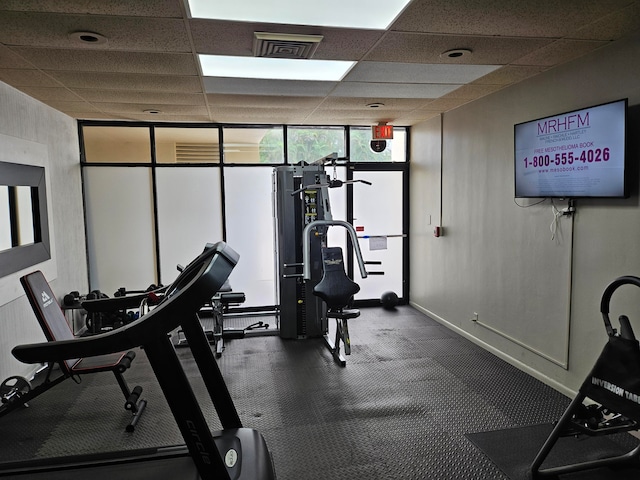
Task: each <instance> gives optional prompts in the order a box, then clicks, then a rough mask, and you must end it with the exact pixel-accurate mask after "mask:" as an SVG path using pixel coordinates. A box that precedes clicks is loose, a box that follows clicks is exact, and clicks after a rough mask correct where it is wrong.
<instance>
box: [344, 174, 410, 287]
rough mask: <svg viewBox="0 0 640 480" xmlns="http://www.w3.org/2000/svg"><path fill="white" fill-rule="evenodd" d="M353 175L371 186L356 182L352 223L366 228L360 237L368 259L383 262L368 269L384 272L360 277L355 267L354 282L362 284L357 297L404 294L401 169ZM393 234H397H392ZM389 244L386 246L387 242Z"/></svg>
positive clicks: (363, 251)
mask: <svg viewBox="0 0 640 480" xmlns="http://www.w3.org/2000/svg"><path fill="white" fill-rule="evenodd" d="M353 176H354V178H356V179H362V180H367V181H369V182H371V183H372V185H370V186H364V185H362V184H361V185H359V184H357V183H356V184H355V185H354V191H353V218H354V220H353V224H354V226H356V227H357V226H360V227H363V228H364V230H363V231H362V232H358V236H363V237H381V238H374V239H371V238H361V239H360V240H359V242H360V249H361V250H362V256H363V257H364V259H365V261H382V265H367V271H368V272H369V271H370V272H373V271H383V272H384V275H369V276H368V277H367V278H364V279H363V278H361V277H360V271H359V270H358V269H357V268H355V269H354V272H355V273H354V275H355V279H354V280H355V281H356V282H357V283H359V284H360V292H359V293H358V294H357V295H356V299H373V298H380V295H381V294H382V293H383V292H385V291H388V290H392V291H394V292H396V293H397V294H398V296H399V297H400V296H402V237H401V236H400V235H402V234H403V231H402V172H354V175H353ZM391 235H394V236H393V237H391ZM385 244H386V245H385Z"/></svg>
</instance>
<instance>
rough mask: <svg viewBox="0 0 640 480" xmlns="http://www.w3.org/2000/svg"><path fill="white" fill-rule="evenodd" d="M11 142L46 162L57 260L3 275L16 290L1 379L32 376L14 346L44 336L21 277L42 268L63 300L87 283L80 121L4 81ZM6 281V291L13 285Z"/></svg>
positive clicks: (0, 131) (26, 158) (1, 350)
mask: <svg viewBox="0 0 640 480" xmlns="http://www.w3.org/2000/svg"><path fill="white" fill-rule="evenodd" d="M8 145H11V146H12V148H17V153H18V154H17V156H19V157H20V160H21V161H23V162H24V163H29V164H34V165H42V166H44V167H45V175H46V176H47V196H48V199H49V227H50V233H51V236H52V260H51V261H49V262H47V263H46V265H37V266H34V267H32V268H29V269H26V270H24V271H23V272H18V273H17V274H15V275H12V276H10V277H9V278H5V279H0V281H4V282H6V283H7V285H8V284H9V283H11V284H15V289H14V292H17V293H16V294H15V295H11V296H6V295H5V296H4V298H5V299H4V300H3V301H1V302H0V381H2V380H3V379H4V378H6V377H8V376H11V375H29V373H30V372H31V371H32V369H33V368H32V366H29V365H24V364H21V363H20V362H18V361H17V360H15V359H14V358H13V356H12V355H11V349H12V348H13V347H14V346H15V345H17V344H21V343H29V342H35V341H43V340H44V335H43V334H42V330H41V329H40V327H39V325H38V323H37V321H36V319H35V317H34V316H33V312H32V311H31V307H30V306H29V303H28V301H27V299H26V297H25V296H24V294H23V293H22V289H21V287H20V284H19V280H18V278H19V276H20V275H23V274H25V273H28V272H31V271H33V270H36V269H41V270H43V271H44V272H45V275H46V276H47V278H48V280H49V281H50V283H51V286H52V289H53V291H54V292H55V293H56V295H57V296H58V297H59V300H60V299H61V297H62V296H63V295H64V294H65V293H68V292H69V291H71V290H78V291H84V290H86V288H87V268H86V267H87V259H86V254H85V250H86V248H85V240H84V238H85V232H84V216H83V211H82V191H81V179H80V163H79V147H78V134H77V126H76V122H75V120H73V119H72V118H70V117H68V116H66V115H63V114H62V113H60V112H57V111H56V110H54V109H52V108H50V107H48V106H45V105H43V104H42V103H40V102H38V101H37V100H34V99H32V98H30V97H28V96H27V95H25V94H23V93H21V92H19V91H17V90H15V89H14V88H12V87H9V86H8V85H6V84H4V83H2V82H0V149H1V150H3V151H5V150H6V148H7V146H8ZM7 285H5V287H6V288H4V289H3V292H4V293H7V290H8V289H10V288H11V285H8V286H7ZM8 293H11V292H8ZM8 293H7V295H8ZM7 302H8V303H7Z"/></svg>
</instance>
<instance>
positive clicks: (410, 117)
mask: <svg viewBox="0 0 640 480" xmlns="http://www.w3.org/2000/svg"><path fill="white" fill-rule="evenodd" d="M439 115H440V112H437V111H435V112H430V111H424V110H414V111H413V112H407V113H403V114H402V116H400V117H398V118H396V119H395V120H394V125H414V124H416V123H420V122H424V121H426V120H429V119H431V118H434V117H437V116H439Z"/></svg>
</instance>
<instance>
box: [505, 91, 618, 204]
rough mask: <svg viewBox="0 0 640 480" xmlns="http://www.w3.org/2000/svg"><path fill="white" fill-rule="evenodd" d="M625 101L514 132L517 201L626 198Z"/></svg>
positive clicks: (532, 123) (522, 125) (544, 120)
mask: <svg viewBox="0 0 640 480" xmlns="http://www.w3.org/2000/svg"><path fill="white" fill-rule="evenodd" d="M626 122H627V99H623V100H618V101H615V102H610V103H606V104H603V105H597V106H594V107H589V108H583V109H582V110H575V111H572V112H567V113H562V114H559V115H553V116H550V117H545V118H541V119H539V120H532V121H529V122H524V123H519V124H517V125H515V127H514V147H515V196H516V197H517V198H532V197H549V198H588V197H601V198H613V197H626V196H627V189H626V182H625V157H626V149H625V143H626Z"/></svg>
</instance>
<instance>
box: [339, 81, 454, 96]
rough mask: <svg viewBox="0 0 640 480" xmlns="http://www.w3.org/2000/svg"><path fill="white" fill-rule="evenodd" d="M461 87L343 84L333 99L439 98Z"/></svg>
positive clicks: (410, 84)
mask: <svg viewBox="0 0 640 480" xmlns="http://www.w3.org/2000/svg"><path fill="white" fill-rule="evenodd" d="M459 86H460V85H440V84H417V83H364V82H342V83H340V84H339V85H338V86H337V87H336V88H335V89H334V90H333V91H332V92H331V96H332V97H356V98H358V97H360V98H363V97H387V98H438V97H441V96H442V95H445V94H447V93H449V92H452V91H453V90H455V89H456V88H458V87H459Z"/></svg>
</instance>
